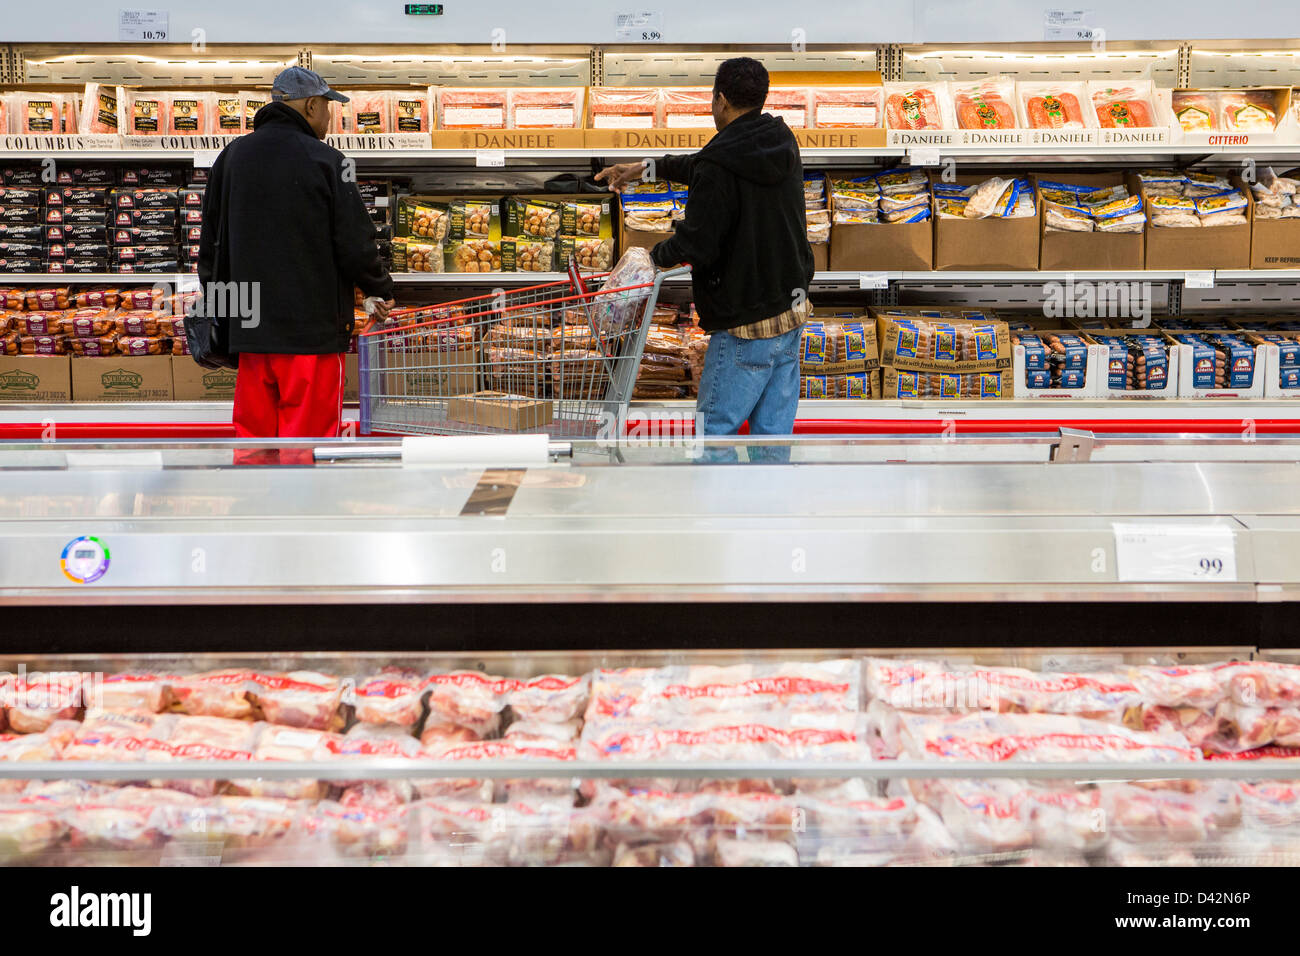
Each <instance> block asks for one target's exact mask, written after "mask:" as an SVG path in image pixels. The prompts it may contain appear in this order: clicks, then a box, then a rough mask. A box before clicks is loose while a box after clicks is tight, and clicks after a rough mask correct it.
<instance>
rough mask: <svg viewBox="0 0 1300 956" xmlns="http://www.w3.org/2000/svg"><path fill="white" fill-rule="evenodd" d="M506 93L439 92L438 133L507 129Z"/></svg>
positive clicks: (501, 90)
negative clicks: (443, 131)
mask: <svg viewBox="0 0 1300 956" xmlns="http://www.w3.org/2000/svg"><path fill="white" fill-rule="evenodd" d="M506 100H507V91H506V90H505V89H482V90H467V89H450V88H447V87H443V88H441V89H439V91H438V128H439V129H505V126H506Z"/></svg>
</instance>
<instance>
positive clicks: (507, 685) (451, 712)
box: [425, 671, 515, 737]
mask: <svg viewBox="0 0 1300 956" xmlns="http://www.w3.org/2000/svg"><path fill="white" fill-rule="evenodd" d="M514 684H515V682H514V681H512V680H509V679H507V678H504V677H493V676H491V675H489V674H483V673H480V672H479V671H452V672H450V673H446V674H432V675H430V676H429V677H427V678H426V679H425V686H426V687H427V688H428V690H429V721H431V722H433V723H449V724H454V725H456V726H458V727H464V728H466V729H468V730H471V731H473V732H474V733H475V734H476V735H477V736H479V737H485V736H488V735H489V734H491V733H494V732H495V731H496V730H497V729H498V727H499V726H500V724H501V711H503V710H504V709H505V707H506V704H507V703H508V699H507V698H508V696H509V694H510V691H511V690H513V689H514Z"/></svg>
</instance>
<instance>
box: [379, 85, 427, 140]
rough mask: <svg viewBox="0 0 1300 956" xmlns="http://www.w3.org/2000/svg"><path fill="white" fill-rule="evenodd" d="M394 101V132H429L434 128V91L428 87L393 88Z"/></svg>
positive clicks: (391, 95)
mask: <svg viewBox="0 0 1300 956" xmlns="http://www.w3.org/2000/svg"><path fill="white" fill-rule="evenodd" d="M388 95H389V97H390V99H391V101H392V111H393V126H392V129H393V132H394V133H427V132H429V131H430V130H431V129H433V119H432V117H433V111H432V110H431V109H430V106H429V104H430V103H432V102H433V93H432V91H431V90H429V89H428V88H419V87H412V88H410V89H401V90H393V91H391V92H390V93H389V94H388Z"/></svg>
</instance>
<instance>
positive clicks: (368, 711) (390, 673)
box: [355, 667, 424, 727]
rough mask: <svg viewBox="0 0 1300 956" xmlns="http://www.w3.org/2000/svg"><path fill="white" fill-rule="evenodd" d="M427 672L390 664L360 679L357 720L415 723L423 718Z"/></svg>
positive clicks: (368, 722) (409, 724) (400, 724)
mask: <svg viewBox="0 0 1300 956" xmlns="http://www.w3.org/2000/svg"><path fill="white" fill-rule="evenodd" d="M423 682H424V675H422V674H420V673H418V672H416V671H412V670H405V669H403V668H400V667H389V668H385V669H383V670H381V671H380V672H379V673H378V674H375V675H374V676H373V677H368V678H366V679H365V680H363V681H361V682H359V683H358V684H357V688H356V705H355V709H356V715H357V720H359V721H361V722H362V723H366V724H396V725H397V726H399V727H414V726H415V725H416V724H417V723H419V721H420V711H421V709H422V702H421V701H422V698H423V697H424V683H423Z"/></svg>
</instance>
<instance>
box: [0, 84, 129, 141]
mask: <svg viewBox="0 0 1300 956" xmlns="http://www.w3.org/2000/svg"><path fill="white" fill-rule="evenodd" d="M118 95H119V91H118V87H116V86H109V85H106V84H103V83H87V84H86V92H85V93H84V94H83V96H82V100H81V103H82V106H81V113H80V115H79V116H78V123H77V131H78V132H80V133H119V132H121V125H122V118H121V112H120V109H119V104H118ZM3 126H4V123H3V120H2V118H0V127H3Z"/></svg>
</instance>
